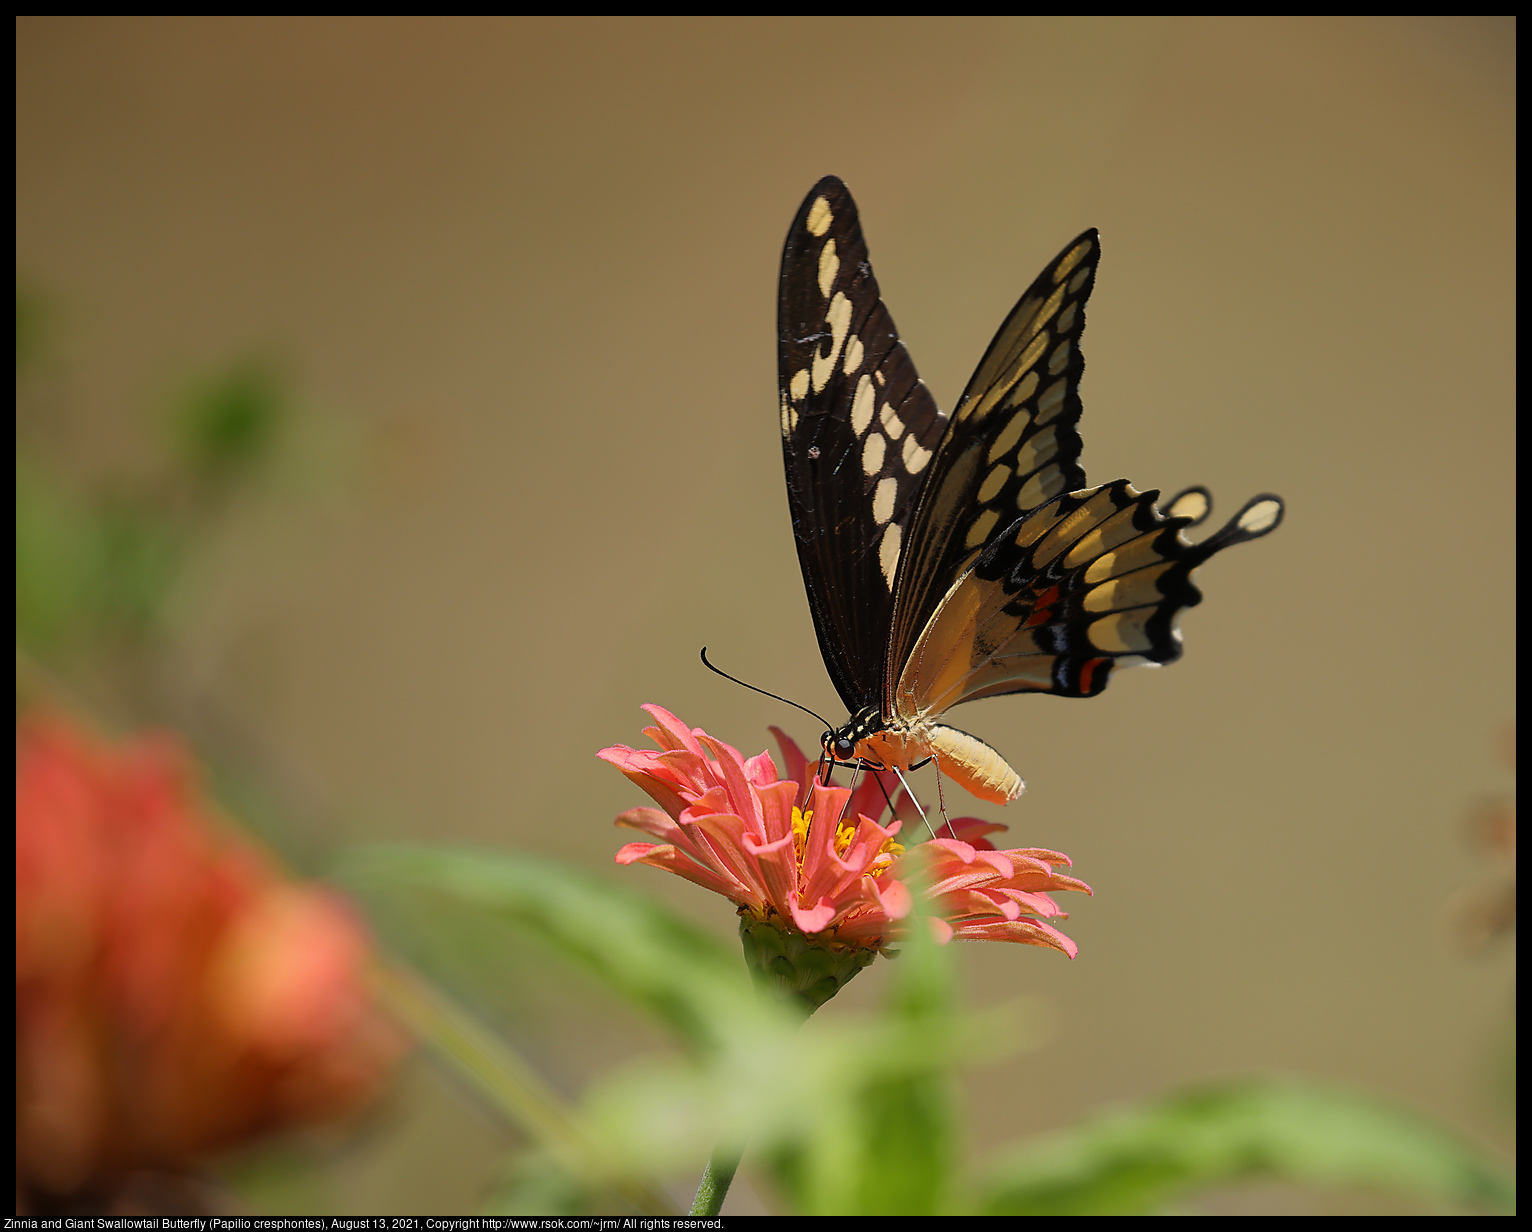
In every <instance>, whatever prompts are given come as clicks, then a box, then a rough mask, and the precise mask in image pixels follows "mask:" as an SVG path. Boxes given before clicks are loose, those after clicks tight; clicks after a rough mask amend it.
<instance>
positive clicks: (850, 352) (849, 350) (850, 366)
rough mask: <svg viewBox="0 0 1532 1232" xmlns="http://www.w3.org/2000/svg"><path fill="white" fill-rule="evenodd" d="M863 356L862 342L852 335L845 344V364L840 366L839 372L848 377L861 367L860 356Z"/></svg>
mask: <svg viewBox="0 0 1532 1232" xmlns="http://www.w3.org/2000/svg"><path fill="white" fill-rule="evenodd" d="M864 354H865V352H864V351H863V349H862V340H861V339H860V338H858V337H857V336H856V335H855V334H853V335H852V336H851V337H850V339H848V340H847V342H846V362H845V364H844V365H843V366H842V368H841V371H843V372H844V373H845V374H846V375H847V376H850V375H851V374H852V373H853V372H855V371H856V370H857V369H858V368H860V367H861V366H862V356H863V355H864Z"/></svg>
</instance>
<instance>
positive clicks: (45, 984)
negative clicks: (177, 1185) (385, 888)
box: [16, 716, 404, 1202]
mask: <svg viewBox="0 0 1532 1232" xmlns="http://www.w3.org/2000/svg"><path fill="white" fill-rule="evenodd" d="M368 952H369V950H368V942H367V940H366V938H365V936H364V934H363V932H362V929H361V927H360V926H359V924H358V922H357V921H356V920H355V919H354V918H353V917H352V915H351V913H350V912H349V911H348V910H347V908H346V906H345V904H344V903H343V902H342V901H341V900H340V899H339V898H337V897H336V896H334V895H332V894H330V893H329V892H327V891H324V890H322V889H318V888H314V887H308V886H301V885H298V884H295V883H293V882H291V881H288V880H286V879H284V877H283V876H282V875H281V874H280V873H279V872H278V870H276V869H275V868H274V867H272V865H271V863H270V861H269V860H268V859H267V858H265V857H264V856H263V855H262V854H261V853H260V852H259V851H257V850H256V849H255V848H254V847H253V846H251V845H250V844H249V843H247V842H245V841H243V840H241V839H239V838H238V837H236V836H235V835H234V834H232V833H230V832H229V831H227V830H226V829H224V828H223V827H221V826H219V825H218V824H216V823H215V822H214V820H213V819H212V817H211V815H210V809H209V807H208V806H207V804H206V803H205V802H204V801H203V800H202V799H201V798H200V796H199V794H198V791H197V787H196V782H195V774H194V772H193V768H192V766H191V763H190V760H189V758H188V757H187V756H186V754H185V753H184V751H183V750H182V749H181V747H180V746H179V745H178V744H177V743H176V742H175V741H174V740H173V739H172V738H170V737H166V736H157V737H144V738H139V739H137V740H134V741H132V742H129V743H125V744H123V745H120V746H114V745H110V744H107V743H105V742H103V741H101V740H99V739H97V738H95V737H93V736H91V735H88V734H87V733H85V732H83V731H82V730H80V728H78V727H77V726H75V725H73V724H72V723H70V722H69V721H67V720H65V719H62V718H59V717H56V716H55V717H41V716H34V717H28V718H24V719H22V720H21V721H20V723H19V724H18V730H17V741H16V1082H17V1091H16V1143H17V1145H16V1165H17V1178H18V1186H19V1188H20V1191H21V1193H22V1195H28V1194H30V1195H33V1197H34V1200H35V1201H38V1202H46V1201H48V1200H49V1199H48V1195H52V1197H53V1200H58V1199H59V1198H60V1196H62V1195H70V1194H81V1193H94V1194H109V1193H111V1192H112V1187H113V1185H114V1183H115V1181H116V1179H119V1178H122V1177H125V1176H127V1175H128V1174H130V1173H132V1172H135V1171H138V1170H162V1171H166V1172H170V1173H177V1172H182V1171H187V1170H190V1169H191V1168H192V1167H193V1166H194V1165H195V1163H196V1161H197V1160H199V1159H200V1158H201V1157H202V1156H204V1155H205V1154H206V1153H208V1152H209V1151H212V1150H214V1149H216V1148H221V1147H227V1146H232V1145H234V1144H237V1143H242V1142H245V1141H247V1140H248V1139H250V1138H251V1137H252V1136H254V1135H257V1134H260V1133H261V1132H263V1131H266V1130H273V1129H278V1128H282V1127H290V1126H296V1125H302V1124H308V1123H313V1122H319V1121H324V1120H327V1119H331V1118H334V1117H336V1116H339V1115H342V1114H344V1113H346V1112H348V1111H351V1110H353V1109H355V1108H357V1107H359V1106H360V1105H361V1104H363V1103H365V1102H366V1101H367V1100H368V1099H369V1098H370V1097H372V1096H373V1095H375V1094H376V1093H377V1092H378V1091H379V1090H380V1088H381V1085H382V1083H383V1081H384V1079H385V1078H386V1076H387V1074H388V1072H389V1070H390V1068H391V1066H392V1064H393V1062H394V1061H395V1060H396V1059H397V1058H398V1056H399V1055H400V1053H401V1051H402V1049H403V1047H404V1041H403V1038H402V1036H401V1035H400V1034H399V1032H398V1031H397V1030H396V1029H395V1028H394V1027H393V1026H392V1025H391V1024H390V1023H389V1022H387V1021H386V1020H384V1019H383V1018H382V1017H381V1016H380V1014H379V1012H378V1011H377V1010H376V1008H375V1007H374V1005H373V1002H372V998H371V995H370V993H369V991H368V988H367V983H366V971H365V969H366V963H367V959H368Z"/></svg>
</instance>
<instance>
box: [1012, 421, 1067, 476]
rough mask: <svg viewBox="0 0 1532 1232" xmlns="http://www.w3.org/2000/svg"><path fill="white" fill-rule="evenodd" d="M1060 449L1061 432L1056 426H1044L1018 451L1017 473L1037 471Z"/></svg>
mask: <svg viewBox="0 0 1532 1232" xmlns="http://www.w3.org/2000/svg"><path fill="white" fill-rule="evenodd" d="M1058 451H1059V434H1058V430H1057V429H1056V428H1044V429H1043V430H1042V431H1041V432H1038V433H1036V434H1035V435H1034V436H1032V437H1031V438H1030V439H1029V440H1028V441H1027V443H1026V444H1025V445H1023V446H1022V447H1021V448H1020V449H1019V450H1017V452H1016V473H1017V474H1019V475H1025V474H1026V473H1027V472H1028V471H1035V470H1036V469H1037V468H1038V467H1040V466H1042V465H1043V464H1044V463H1045V462H1047V461H1048V460H1049V459H1051V458H1052V457H1053V456H1054V455H1055V454H1057V453H1058Z"/></svg>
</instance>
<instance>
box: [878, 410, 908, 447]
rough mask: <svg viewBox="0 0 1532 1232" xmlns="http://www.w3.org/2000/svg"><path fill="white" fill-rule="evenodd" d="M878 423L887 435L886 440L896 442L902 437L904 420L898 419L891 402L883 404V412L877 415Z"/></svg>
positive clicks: (896, 411)
mask: <svg viewBox="0 0 1532 1232" xmlns="http://www.w3.org/2000/svg"><path fill="white" fill-rule="evenodd" d="M878 423H879V424H880V425H881V426H882V428H883V431H884V432H886V433H888V439H889V440H891V441H897V440H898V439H899V438H900V437H901V436H903V435H904V420H902V419H900V418H899V412H898V410H897V409H896V408H895V406H894V404H893V403H892V402H885V403H884V404H883V410H882V411H881V412H880V413H879V415H878Z"/></svg>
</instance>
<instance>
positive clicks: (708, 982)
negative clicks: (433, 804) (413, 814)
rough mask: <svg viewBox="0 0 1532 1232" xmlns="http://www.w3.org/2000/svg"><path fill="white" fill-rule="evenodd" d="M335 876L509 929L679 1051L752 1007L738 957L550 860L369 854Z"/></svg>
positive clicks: (726, 1028) (718, 1032) (439, 852)
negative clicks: (604, 989) (549, 952)
mask: <svg viewBox="0 0 1532 1232" xmlns="http://www.w3.org/2000/svg"><path fill="white" fill-rule="evenodd" d="M341 876H342V877H343V878H345V879H346V880H348V881H351V882H354V883H357V884H358V885H359V886H363V887H368V888H372V889H381V888H386V887H398V888H411V889H414V890H422V891H426V892H428V893H433V894H438V895H443V896H446V897H448V898H450V899H452V900H454V901H455V902H457V903H459V904H461V905H465V906H469V907H472V908H475V909H477V910H481V911H484V912H488V913H490V914H492V915H493V916H495V917H497V918H498V919H501V920H505V921H509V922H512V923H514V924H516V925H518V926H519V927H521V928H524V929H526V930H527V931H529V932H531V933H532V934H534V935H536V936H537V937H539V938H540V939H541V940H542V941H543V942H544V943H545V944H546V945H548V946H549V947H550V948H552V949H553V950H554V951H555V952H557V953H558V954H560V955H561V956H562V957H564V958H565V959H566V960H568V961H570V962H571V963H574V964H576V965H577V966H579V967H581V968H582V969H584V970H586V971H588V972H590V973H592V974H594V975H595V976H596V977H597V978H598V979H600V980H601V981H602V982H603V983H605V984H606V985H607V986H608V987H609V988H611V989H613V990H614V991H616V992H617V993H618V994H619V995H621V996H623V997H625V998H626V999H628V1000H629V1001H632V1002H633V1003H634V1004H636V1005H639V1006H641V1007H643V1008H645V1009H647V1010H648V1011H650V1012H652V1013H653V1014H655V1015H656V1016H657V1017H658V1018H660V1019H661V1020H662V1021H663V1022H665V1023H666V1024H667V1025H668V1026H669V1027H670V1028H671V1029H672V1030H674V1031H675V1032H676V1034H677V1035H678V1036H680V1038H681V1039H682V1040H683V1041H685V1042H686V1043H687V1044H689V1045H691V1046H693V1047H698V1048H714V1047H717V1046H719V1044H720V1042H721V1040H722V1038H723V1037H725V1036H727V1035H728V1033H729V1032H730V1031H732V1030H734V1029H735V1027H736V1026H737V1025H738V1024H739V1022H740V1020H741V1019H754V1018H758V1017H759V1016H760V1014H761V1008H760V1002H759V1000H758V998H757V997H756V995H755V993H754V991H753V989H752V987H751V984H750V981H749V979H748V978H747V977H746V974H745V968H744V963H743V962H742V961H741V959H740V957H739V954H738V952H737V951H736V952H732V953H731V952H730V950H729V948H728V947H726V946H724V945H722V944H721V943H719V942H718V941H717V940H716V939H715V938H713V937H711V936H709V935H708V934H707V933H705V932H703V931H702V930H701V929H698V928H696V927H694V926H693V925H691V924H689V923H688V922H686V921H685V920H682V919H681V918H680V917H678V916H676V915H674V914H673V913H671V912H669V911H667V910H665V909H664V908H662V907H660V906H658V905H657V904H655V903H653V902H651V901H649V900H647V899H645V898H643V897H641V896H639V895H637V894H633V893H631V892H628V891H626V890H623V889H621V888H620V887H617V886H613V885H611V884H610V883H608V882H603V881H598V880H597V879H595V878H593V877H589V876H586V875H585V874H583V873H578V872H575V871H574V870H572V869H570V868H567V867H565V866H562V865H559V864H556V863H554V862H552V861H548V860H542V859H538V858H536V857H533V856H529V855H526V854H523V853H519V852H513V851H473V850H462V849H449V848H442V847H424V846H421V847H415V846H396V847H368V848H361V849H357V850H356V851H354V852H353V853H352V854H351V856H350V858H349V859H348V860H347V862H346V864H345V865H344V867H343V868H342V870H341Z"/></svg>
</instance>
